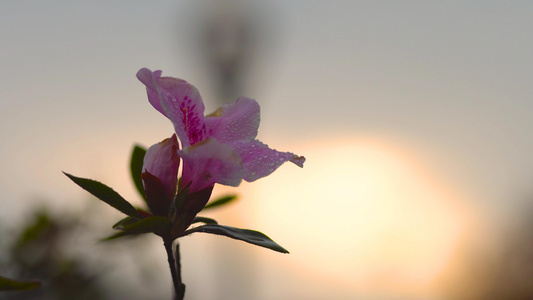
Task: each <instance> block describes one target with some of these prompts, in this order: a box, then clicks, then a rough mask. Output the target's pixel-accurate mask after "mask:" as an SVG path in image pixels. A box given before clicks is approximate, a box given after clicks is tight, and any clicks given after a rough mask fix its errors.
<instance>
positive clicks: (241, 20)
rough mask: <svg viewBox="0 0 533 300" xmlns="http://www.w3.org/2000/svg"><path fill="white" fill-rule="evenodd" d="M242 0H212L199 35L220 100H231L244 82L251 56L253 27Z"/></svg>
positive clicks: (235, 96)
mask: <svg viewBox="0 0 533 300" xmlns="http://www.w3.org/2000/svg"><path fill="white" fill-rule="evenodd" d="M245 4H246V3H245V2H243V1H215V2H214V3H213V5H212V10H211V11H210V12H209V17H208V19H207V20H206V23H205V27H204V28H203V29H204V30H203V34H202V35H201V36H200V38H201V39H202V40H201V43H200V46H201V47H200V48H201V49H203V55H204V58H205V60H206V61H207V63H208V67H209V71H210V75H211V77H212V82H214V83H215V84H216V94H217V96H218V101H219V102H220V103H224V102H233V101H234V100H235V99H236V98H237V97H238V96H239V95H240V93H242V92H243V90H244V89H245V85H246V77H247V76H246V75H248V74H249V68H250V63H251V60H252V59H253V56H254V49H253V46H254V44H255V43H254V40H253V39H254V38H255V37H256V36H255V32H254V27H255V26H256V24H254V23H253V22H251V20H250V19H251V18H250V15H248V14H247V10H246V9H245V8H244V7H245Z"/></svg>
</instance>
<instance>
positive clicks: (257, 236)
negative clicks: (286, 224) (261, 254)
mask: <svg viewBox="0 0 533 300" xmlns="http://www.w3.org/2000/svg"><path fill="white" fill-rule="evenodd" d="M195 232H205V233H211V234H217V235H223V236H227V237H230V238H232V239H236V240H241V241H244V242H247V243H250V244H254V245H257V246H261V247H265V248H268V249H270V250H274V251H278V252H281V253H289V251H287V250H285V248H283V247H281V246H280V245H278V244H277V243H276V242H274V241H273V240H271V239H270V238H269V237H268V236H266V235H265V234H263V233H261V232H259V231H255V230H249V229H240V228H235V227H230V226H224V225H215V224H208V225H203V226H199V227H196V228H193V229H189V230H187V231H185V233H184V234H183V236H185V235H189V234H191V233H195Z"/></svg>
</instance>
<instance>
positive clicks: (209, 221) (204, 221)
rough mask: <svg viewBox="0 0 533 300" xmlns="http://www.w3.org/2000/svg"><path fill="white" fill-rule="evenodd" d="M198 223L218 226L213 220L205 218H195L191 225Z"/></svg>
mask: <svg viewBox="0 0 533 300" xmlns="http://www.w3.org/2000/svg"><path fill="white" fill-rule="evenodd" d="M198 222H202V223H205V224H218V222H217V221H216V220H215V219H211V218H206V217H195V218H194V219H193V220H192V223H191V224H194V223H198Z"/></svg>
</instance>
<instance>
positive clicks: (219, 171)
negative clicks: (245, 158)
mask: <svg viewBox="0 0 533 300" xmlns="http://www.w3.org/2000/svg"><path fill="white" fill-rule="evenodd" d="M179 154H180V156H181V158H182V159H183V173H182V177H181V185H182V186H187V185H189V184H190V186H189V189H190V192H191V193H193V192H196V191H200V190H203V189H204V188H207V187H209V186H212V185H214V184H215V183H220V184H224V185H230V186H238V185H239V184H240V183H241V181H242V178H243V175H244V168H243V164H242V161H241V158H240V157H239V156H238V155H237V154H236V153H235V151H234V150H233V148H232V147H231V146H230V145H228V144H223V143H220V142H218V141H217V140H215V139H213V138H209V139H207V140H205V141H202V142H199V143H197V144H195V145H193V146H190V147H187V148H185V149H183V150H181V151H179Z"/></svg>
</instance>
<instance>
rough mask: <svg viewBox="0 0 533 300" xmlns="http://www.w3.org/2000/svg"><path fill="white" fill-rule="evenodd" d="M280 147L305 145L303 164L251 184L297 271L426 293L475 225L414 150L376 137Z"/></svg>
mask: <svg viewBox="0 0 533 300" xmlns="http://www.w3.org/2000/svg"><path fill="white" fill-rule="evenodd" d="M280 148H283V147H280ZM286 148H287V149H294V148H297V149H303V151H298V153H299V154H303V155H305V156H306V158H307V162H306V165H305V167H304V169H299V168H294V167H293V166H283V167H281V168H280V169H279V170H278V171H276V173H275V174H273V175H271V176H269V177H267V178H264V179H262V180H260V181H258V182H256V183H254V184H253V187H251V186H247V188H253V190H251V192H252V193H254V196H255V197H256V200H257V201H256V207H255V209H256V212H257V215H258V220H257V222H258V223H259V225H258V228H262V229H265V230H266V232H269V233H275V236H273V237H275V240H276V241H278V242H280V243H281V244H282V245H283V246H285V247H287V249H289V250H290V251H291V253H292V254H291V259H290V260H288V261H291V264H292V263H294V264H296V265H293V266H292V267H293V268H297V269H298V270H300V271H299V272H298V275H296V276H295V277H300V280H316V279H311V277H314V278H316V277H317V276H319V277H321V278H322V279H321V280H328V281H330V280H331V282H333V284H334V285H336V287H332V288H334V289H335V288H336V289H342V290H345V291H346V293H350V294H352V295H353V294H354V293H357V294H361V293H362V294H370V295H392V294H395V295H397V296H398V295H403V296H411V297H424V296H428V295H431V293H432V291H433V290H432V288H434V285H435V281H436V280H437V278H438V277H439V276H440V275H441V274H442V273H443V272H445V271H446V270H447V268H449V267H450V265H451V264H452V263H453V258H454V257H453V256H454V254H455V251H456V250H457V248H458V246H459V244H460V243H461V242H462V241H463V240H464V238H465V235H466V234H467V232H468V231H469V230H470V229H471V226H472V220H473V217H474V216H473V215H472V212H471V210H470V209H469V208H467V205H466V204H465V203H464V197H461V196H459V195H458V193H457V191H455V190H454V187H453V186H450V184H448V183H447V182H446V181H444V180H443V179H442V178H439V177H437V176H435V174H433V173H432V172H431V170H428V169H429V168H428V166H424V165H422V162H424V161H425V160H424V159H423V157H422V156H420V154H419V153H414V152H413V151H411V152H409V151H407V150H406V148H402V147H400V146H396V145H391V144H388V143H386V142H384V141H382V140H378V139H373V138H369V137H358V138H352V139H336V140H330V141H323V140H322V141H320V142H312V143H309V144H307V145H301V146H300V147H298V145H296V147H295V146H294V145H290V146H288V147H286ZM300 152H302V153H300ZM284 261H285V262H287V260H284ZM295 277H292V278H293V279H295ZM306 278H307V279H306ZM295 280H298V279H295ZM309 284H310V283H309Z"/></svg>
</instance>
